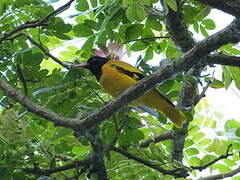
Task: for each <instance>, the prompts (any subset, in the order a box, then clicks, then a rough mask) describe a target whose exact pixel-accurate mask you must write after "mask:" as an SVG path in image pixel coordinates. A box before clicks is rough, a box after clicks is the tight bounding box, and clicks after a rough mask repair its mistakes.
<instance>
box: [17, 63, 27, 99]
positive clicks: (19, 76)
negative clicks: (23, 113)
mask: <svg viewBox="0 0 240 180" xmlns="http://www.w3.org/2000/svg"><path fill="white" fill-rule="evenodd" d="M17 74H18V78H19V80H20V81H21V82H22V84H23V89H24V95H25V96H27V95H28V87H27V81H26V79H25V77H24V74H23V72H22V69H21V67H20V66H19V64H17Z"/></svg>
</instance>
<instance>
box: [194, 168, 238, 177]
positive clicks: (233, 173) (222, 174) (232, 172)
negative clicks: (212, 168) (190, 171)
mask: <svg viewBox="0 0 240 180" xmlns="http://www.w3.org/2000/svg"><path fill="white" fill-rule="evenodd" d="M238 173H240V166H239V167H238V168H236V169H234V170H232V171H229V172H227V173H221V174H216V175H211V176H207V177H202V178H199V179H198V180H216V179H224V178H227V177H232V176H234V175H235V174H238Z"/></svg>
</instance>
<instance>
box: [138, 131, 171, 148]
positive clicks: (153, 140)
mask: <svg viewBox="0 0 240 180" xmlns="http://www.w3.org/2000/svg"><path fill="white" fill-rule="evenodd" d="M168 139H173V131H166V132H163V133H161V134H159V135H158V136H156V137H153V138H149V139H146V140H144V141H143V142H141V144H140V148H146V147H148V146H149V145H150V144H151V143H159V142H161V141H165V140H168Z"/></svg>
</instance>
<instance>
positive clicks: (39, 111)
mask: <svg viewBox="0 0 240 180" xmlns="http://www.w3.org/2000/svg"><path fill="white" fill-rule="evenodd" d="M0 89H2V90H3V91H4V92H5V93H6V95H8V96H10V97H12V98H13V99H15V100H16V101H17V102H19V103H20V104H22V105H23V106H24V107H26V108H27V109H28V111H30V112H32V113H34V114H36V115H38V116H40V117H42V118H45V119H47V120H49V121H51V122H53V123H54V124H55V125H57V126H63V127H68V128H72V129H73V128H74V127H75V124H77V121H78V120H76V119H72V118H65V117H62V116H59V115H58V114H56V113H54V112H51V111H49V110H47V109H45V108H43V107H40V106H38V105H36V104H35V103H33V102H32V101H31V100H29V99H28V97H26V96H24V95H23V94H22V93H20V92H18V91H17V90H16V89H14V88H13V87H12V86H10V85H9V84H7V82H6V81H5V80H3V79H0Z"/></svg>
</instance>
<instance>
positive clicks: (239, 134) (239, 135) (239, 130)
mask: <svg viewBox="0 0 240 180" xmlns="http://www.w3.org/2000/svg"><path fill="white" fill-rule="evenodd" d="M235 134H236V136H238V137H240V128H237V130H236V132H235Z"/></svg>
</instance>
